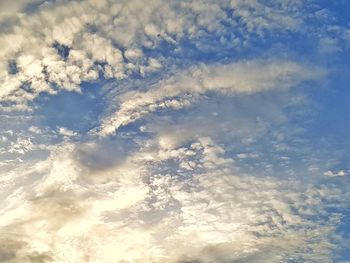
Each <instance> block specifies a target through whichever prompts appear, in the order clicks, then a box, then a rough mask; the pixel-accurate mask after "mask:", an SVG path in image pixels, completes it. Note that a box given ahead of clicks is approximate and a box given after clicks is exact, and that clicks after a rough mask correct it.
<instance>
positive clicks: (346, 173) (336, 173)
mask: <svg viewBox="0 0 350 263" xmlns="http://www.w3.org/2000/svg"><path fill="white" fill-rule="evenodd" d="M324 175H325V176H329V177H337V176H340V177H344V176H349V175H350V172H349V171H347V170H339V171H327V172H325V173H324Z"/></svg>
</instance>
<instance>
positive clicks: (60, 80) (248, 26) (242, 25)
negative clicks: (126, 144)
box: [0, 0, 302, 109]
mask: <svg viewBox="0 0 350 263" xmlns="http://www.w3.org/2000/svg"><path fill="white" fill-rule="evenodd" d="M17 2H18V1H17ZM17 2H16V4H15V5H14V4H13V3H12V2H11V3H12V4H11V5H14V9H13V11H11V12H16V11H19V10H22V9H23V8H24V7H25V6H26V4H29V3H35V2H41V1H20V2H18V3H17ZM9 3H10V2H9V1H5V2H4V5H6V6H7V5H8V4H9ZM7 9H8V10H10V9H11V8H7ZM232 9H234V11H233V12H232V11H229V13H227V10H232ZM301 9H302V7H300V8H299V9H298V10H290V9H288V8H286V7H283V8H281V7H278V6H277V7H274V8H272V7H268V8H267V7H264V6H263V5H262V4H260V3H259V2H257V1H249V2H246V1H226V0H223V1H219V2H215V3H213V2H211V1H205V2H203V3H198V2H196V1H188V2H186V3H185V2H184V3H179V2H176V1H170V2H164V1H152V2H150V3H148V4H147V5H144V4H143V2H142V1H139V0H133V1H123V0H121V1H118V2H115V1H68V2H66V1H63V2H55V3H53V2H49V3H45V4H42V5H41V7H40V8H38V9H36V10H34V12H33V13H32V14H30V15H26V14H25V13H23V14H21V15H19V16H18V19H17V20H16V21H10V22H9V23H11V25H12V27H11V29H10V30H8V31H6V32H4V33H0V47H1V48H0V58H1V63H0V82H1V85H2V89H1V92H0V100H1V101H7V102H12V103H13V104H12V105H11V106H12V108H18V109H25V108H28V107H27V102H28V101H30V100H33V99H35V98H36V97H37V96H38V94H40V93H41V92H48V93H51V94H54V93H55V92H56V90H55V89H54V88H53V86H57V87H58V88H59V89H65V90H72V91H79V85H80V84H81V83H82V82H84V81H91V80H95V79H97V78H98V77H99V73H100V72H101V73H102V74H103V75H104V77H105V78H113V79H118V80H120V79H123V78H125V77H127V76H130V75H131V74H132V73H135V72H139V73H140V74H141V75H145V74H147V73H150V72H155V71H158V70H160V69H161V68H162V62H161V61H160V60H159V59H158V56H162V54H161V53H159V54H158V55H157V54H155V55H154V54H153V55H149V54H145V53H144V52H143V51H142V50H143V49H151V50H157V48H158V47H159V45H160V44H162V43H168V44H169V49H172V50H177V51H181V47H180V45H181V40H182V39H185V38H187V39H190V40H191V41H197V42H198V45H197V46H198V47H201V46H203V45H206V43H205V42H206V40H205V38H203V36H204V35H205V34H207V33H205V30H208V33H210V34H212V35H215V36H217V37H221V38H222V42H223V43H224V42H226V43H230V41H231V39H225V37H224V35H225V34H226V33H227V32H226V31H227V28H225V27H224V26H223V25H222V22H224V23H228V24H231V25H232V27H237V30H238V31H242V32H247V34H244V35H245V38H246V39H247V38H249V34H250V33H251V32H255V33H256V32H259V34H261V35H262V36H261V37H263V34H262V32H263V31H265V30H281V31H285V30H290V29H292V30H294V29H296V28H297V27H298V23H299V22H296V21H300V23H302V19H301V18H300V17H299V16H298V14H299V13H298V12H301ZM266 12H267V13H266ZM290 12H294V13H293V14H294V15H289V13H290ZM297 17H298V19H297ZM271 18H272V19H271ZM236 20H239V21H240V22H239V23H238V24H237V22H236ZM229 35H232V34H231V33H230V34H229ZM201 38H203V43H201V42H202V40H200V39H201ZM246 39H245V40H246ZM237 40H238V38H236V40H235V41H236V42H237ZM245 40H241V41H245ZM239 41H240V40H238V42H239ZM57 44H58V45H59V47H60V48H63V49H66V52H67V54H66V56H67V57H62V56H60V55H59V54H58V53H59V52H57V50H56V49H55V48H54V46H55V45H57ZM231 48H232V47H231ZM68 53H69V54H68ZM125 58H126V59H127V60H125ZM163 59H166V58H165V57H163ZM169 59H170V60H172V58H169ZM9 61H12V62H13V63H16V65H17V69H18V72H17V73H16V74H13V73H11V72H9V70H8V63H9ZM96 64H100V65H96ZM23 85H28V89H29V91H28V90H23V89H21V87H22V86H23Z"/></svg>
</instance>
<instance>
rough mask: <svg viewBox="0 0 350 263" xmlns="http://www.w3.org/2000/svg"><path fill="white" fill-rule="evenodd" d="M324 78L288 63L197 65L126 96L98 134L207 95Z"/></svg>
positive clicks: (320, 73)
mask: <svg viewBox="0 0 350 263" xmlns="http://www.w3.org/2000/svg"><path fill="white" fill-rule="evenodd" d="M323 75H324V71H323V70H321V69H316V68H310V67H307V66H304V65H301V64H298V63H296V62H293V61H285V60H267V61H265V60H252V61H243V62H237V63H232V64H217V65H200V66H196V67H193V68H192V69H190V70H189V72H187V71H186V72H179V73H177V74H175V75H174V76H172V77H170V78H169V79H167V80H165V81H164V80H162V81H160V83H158V84H157V85H155V86H154V87H151V88H150V89H149V90H147V91H146V92H137V91H136V92H135V91H131V92H129V93H126V94H123V96H122V97H121V99H120V100H121V102H120V108H119V110H118V111H117V112H116V113H115V114H114V115H112V116H111V117H108V118H107V119H106V120H104V121H103V123H102V127H101V130H100V131H99V134H100V135H102V136H105V135H109V134H112V133H114V132H115V131H116V130H118V128H119V127H120V126H123V125H126V124H128V123H130V122H133V121H135V120H137V119H139V118H141V117H143V116H145V115H147V114H149V113H152V112H155V111H157V110H160V109H164V108H170V109H181V108H184V107H187V106H190V105H192V104H193V102H195V101H196V100H198V99H199V97H200V96H201V95H203V94H205V93H208V92H220V93H224V94H229V95H236V94H252V93H257V92H261V91H267V90H273V89H287V88H290V87H293V86H296V85H298V84H300V83H302V82H304V81H310V80H317V79H320V78H321V77H322V76H323Z"/></svg>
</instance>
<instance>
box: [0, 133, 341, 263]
mask: <svg viewBox="0 0 350 263" xmlns="http://www.w3.org/2000/svg"><path fill="white" fill-rule="evenodd" d="M164 139H165V138H164ZM164 139H163V138H159V139H156V140H153V139H151V141H149V142H147V143H146V142H144V143H143V144H142V145H143V146H142V148H141V149H140V150H139V151H136V152H135V153H133V154H131V155H129V156H128V157H127V158H126V159H125V160H124V161H122V162H119V163H118V164H116V165H114V166H111V167H109V168H104V169H102V168H99V169H95V168H93V169H91V168H89V167H87V166H85V165H84V164H83V163H81V162H80V161H79V158H78V156H77V154H79V151H77V150H79V147H81V146H74V145H63V146H60V147H58V148H57V149H56V150H55V151H54V152H52V155H51V157H50V158H48V159H47V160H46V161H43V162H41V163H37V164H36V165H35V166H33V167H32V168H30V167H25V166H23V167H21V168H20V169H18V170H17V173H22V175H23V176H24V171H25V177H27V178H31V180H28V181H26V182H20V181H17V182H16V185H17V187H18V188H17V190H16V191H14V192H13V193H12V194H11V195H9V196H8V197H7V198H6V199H4V200H3V201H2V204H1V207H2V208H1V209H2V210H1V215H2V216H1V217H0V226H1V228H0V233H2V236H4V237H5V236H6V237H7V238H8V241H7V242H10V243H11V242H12V243H16V244H17V243H21V244H22V245H21V246H17V247H16V246H13V247H12V248H9V249H8V251H7V253H8V254H7V255H8V256H9V257H10V256H11V260H13V261H14V262H21V260H22V261H23V260H25V258H26V257H31V256H33V255H46V256H47V257H49V258H50V259H51V261H53V262H67V261H72V262H75V261H84V260H90V261H93V262H110V261H116V262H119V261H122V262H168V263H170V262H187V261H190V260H192V261H195V260H198V261H200V262H212V261H215V262H227V261H235V260H236V261H244V262H272V261H273V260H276V259H277V260H278V261H283V260H287V259H288V258H289V259H290V258H292V257H297V258H299V259H300V260H302V261H317V262H329V261H330V260H331V257H332V251H333V249H334V246H335V245H336V244H335V243H333V242H335V240H337V239H332V238H331V235H335V234H334V230H335V228H336V226H337V224H338V222H339V218H338V216H337V215H336V214H329V213H328V212H327V210H326V207H327V206H328V205H331V204H333V203H334V202H339V203H338V206H343V205H345V203H344V202H342V201H341V200H344V195H346V192H343V191H340V189H334V188H328V187H326V186H322V188H318V187H316V186H312V185H311V184H310V185H309V184H305V183H302V182H298V181H294V182H292V181H289V180H287V181H283V180H278V179H277V178H274V177H269V178H266V177H259V175H245V174H237V173H238V172H237V171H236V170H235V168H234V162H233V160H232V159H230V158H228V157H226V156H225V149H224V148H223V147H221V146H219V145H217V144H216V143H215V142H214V141H213V140H212V139H211V138H209V137H203V138H198V140H195V141H192V143H190V144H188V143H185V144H183V145H179V146H175V145H173V144H172V143H169V142H166V141H165V140H164ZM84 147H85V146H84ZM89 147H90V148H89V149H90V150H89V151H90V152H91V150H92V151H93V148H91V146H89ZM185 164H188V165H190V166H192V167H195V169H194V170H191V169H188V167H187V166H186V165H185ZM28 168H29V169H28ZM21 169H23V170H22V171H21ZM20 178H21V177H19V178H17V179H15V180H20ZM345 199H346V198H345ZM310 218H311V219H310ZM15 225H16V227H14V226H15ZM337 238H340V237H337ZM29 240H30V242H29ZM47 240H50V242H47ZM1 253H4V252H1ZM186 260H187V261H186Z"/></svg>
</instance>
